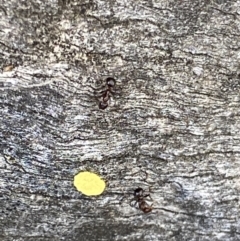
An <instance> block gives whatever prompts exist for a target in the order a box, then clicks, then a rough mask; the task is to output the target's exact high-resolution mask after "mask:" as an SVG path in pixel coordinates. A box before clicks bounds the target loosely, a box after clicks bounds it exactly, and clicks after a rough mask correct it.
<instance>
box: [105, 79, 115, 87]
mask: <svg viewBox="0 0 240 241" xmlns="http://www.w3.org/2000/svg"><path fill="white" fill-rule="evenodd" d="M106 82H107V86H108V87H109V88H112V87H113V86H114V85H115V83H116V80H115V79H114V78H112V77H108V78H106Z"/></svg>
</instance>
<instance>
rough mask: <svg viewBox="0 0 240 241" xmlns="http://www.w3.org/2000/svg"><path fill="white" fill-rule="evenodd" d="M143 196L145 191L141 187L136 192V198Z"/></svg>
mask: <svg viewBox="0 0 240 241" xmlns="http://www.w3.org/2000/svg"><path fill="white" fill-rule="evenodd" d="M142 194H143V189H142V188H141V187H138V188H137V189H135V190H134V196H136V197H140V196H142Z"/></svg>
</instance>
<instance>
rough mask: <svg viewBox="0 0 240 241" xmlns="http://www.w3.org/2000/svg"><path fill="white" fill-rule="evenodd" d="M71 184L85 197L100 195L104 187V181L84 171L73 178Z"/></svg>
mask: <svg viewBox="0 0 240 241" xmlns="http://www.w3.org/2000/svg"><path fill="white" fill-rule="evenodd" d="M73 184H74V186H75V187H76V188H77V190H78V191H79V192H82V193H83V194H85V195H87V196H96V195H100V194H101V193H102V192H103V191H104V189H105V187H106V183H105V181H104V180H103V179H102V178H101V177H100V176H98V175H97V174H95V173H92V172H85V171H84V172H79V173H78V174H77V175H76V176H74V181H73Z"/></svg>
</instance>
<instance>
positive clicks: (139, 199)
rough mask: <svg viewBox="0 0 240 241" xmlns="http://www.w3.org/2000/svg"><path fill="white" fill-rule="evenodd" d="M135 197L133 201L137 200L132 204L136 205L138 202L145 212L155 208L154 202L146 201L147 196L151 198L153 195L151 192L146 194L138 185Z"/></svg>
mask: <svg viewBox="0 0 240 241" xmlns="http://www.w3.org/2000/svg"><path fill="white" fill-rule="evenodd" d="M133 195H134V198H133V199H132V200H131V203H132V202H133V201H135V203H134V205H131V206H136V204H138V208H139V209H141V210H142V211H143V212H144V213H149V212H151V211H152V209H153V207H152V206H153V204H151V205H149V204H148V203H147V202H146V201H145V198H146V197H149V198H150V199H152V198H151V196H150V194H145V191H144V190H143V189H142V188H141V187H138V188H137V189H135V190H134V194H133Z"/></svg>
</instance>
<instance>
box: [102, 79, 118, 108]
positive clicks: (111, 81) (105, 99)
mask: <svg viewBox="0 0 240 241" xmlns="http://www.w3.org/2000/svg"><path fill="white" fill-rule="evenodd" d="M106 84H107V89H106V90H105V91H104V93H103V96H102V101H100V102H99V105H98V107H99V109H101V110H105V109H106V108H107V107H108V100H109V99H110V93H111V94H112V93H113V92H112V88H113V87H114V85H115V84H116V81H115V79H114V78H112V77H108V78H106Z"/></svg>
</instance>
